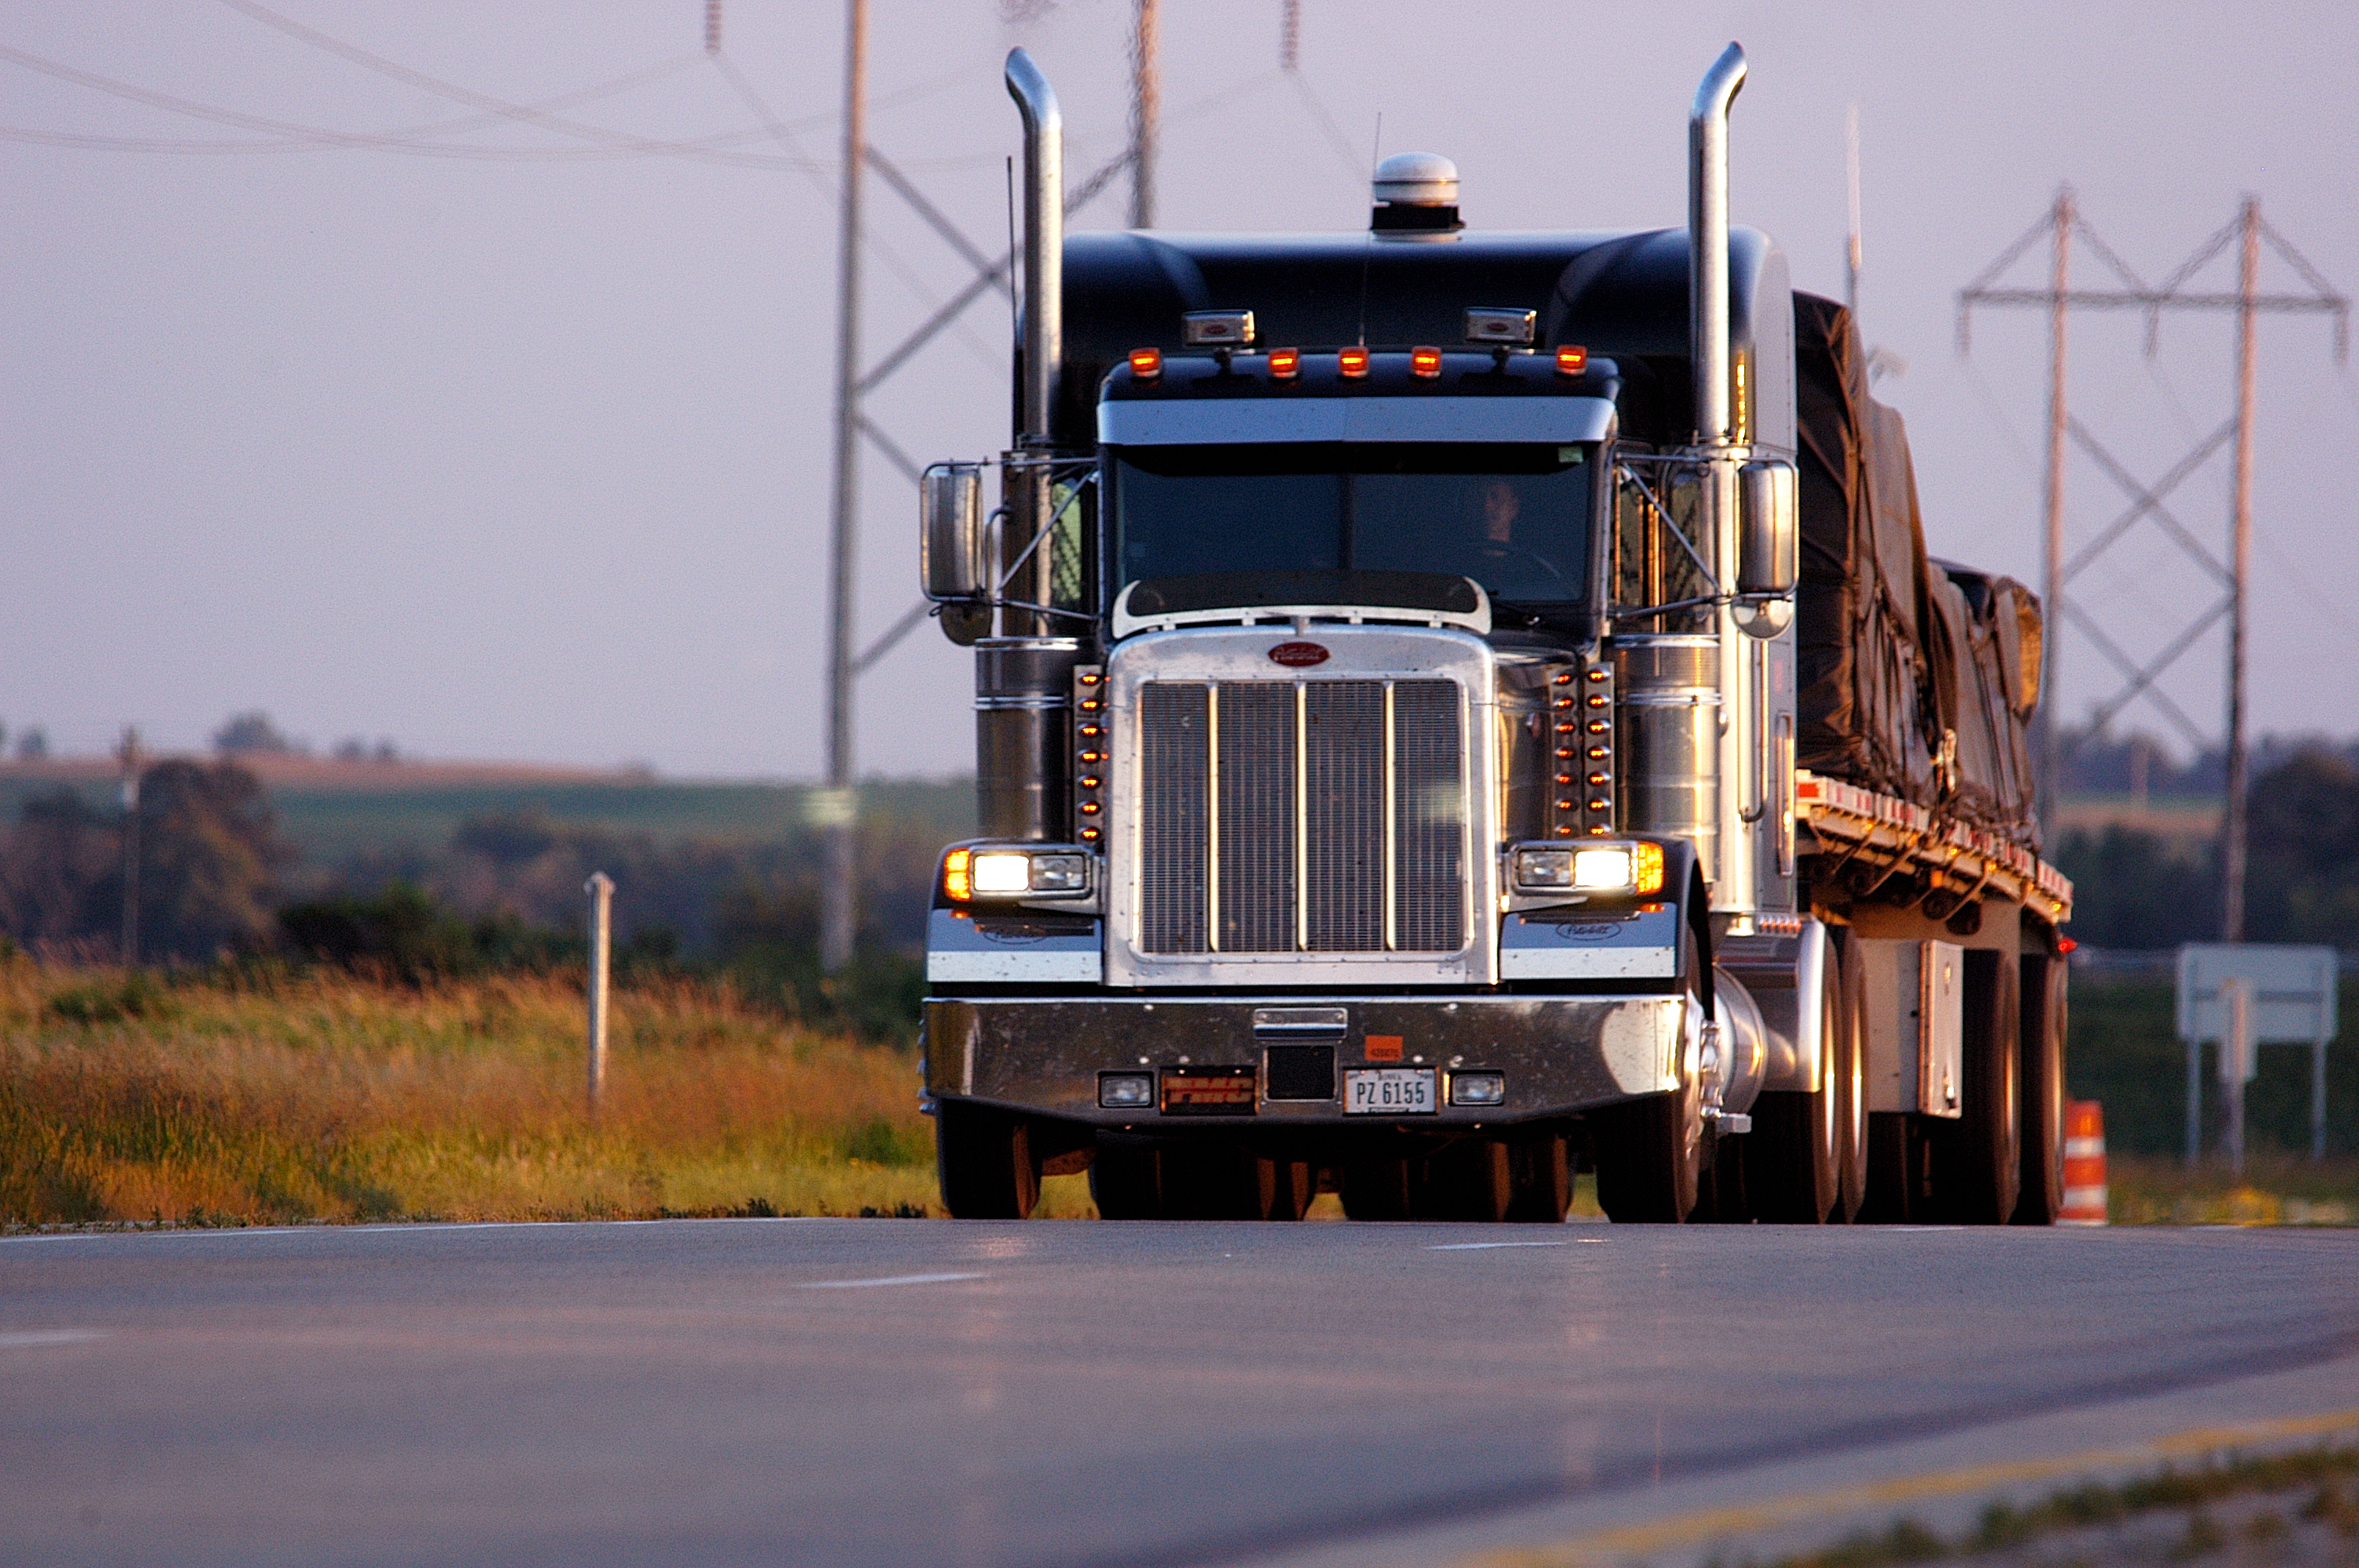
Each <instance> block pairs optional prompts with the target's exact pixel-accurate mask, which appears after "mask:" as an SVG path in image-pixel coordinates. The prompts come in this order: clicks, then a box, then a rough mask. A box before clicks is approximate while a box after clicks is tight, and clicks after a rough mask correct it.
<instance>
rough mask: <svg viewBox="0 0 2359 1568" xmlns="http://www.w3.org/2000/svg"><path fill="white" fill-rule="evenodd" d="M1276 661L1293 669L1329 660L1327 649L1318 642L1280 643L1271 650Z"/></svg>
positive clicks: (1272, 657)
mask: <svg viewBox="0 0 2359 1568" xmlns="http://www.w3.org/2000/svg"><path fill="white" fill-rule="evenodd" d="M1269 656H1270V658H1271V659H1272V660H1274V661H1275V662H1277V663H1278V664H1281V665H1285V666H1286V667H1287V668H1288V669H1292V670H1299V669H1306V668H1308V667H1309V666H1310V665H1323V664H1325V663H1326V662H1327V650H1326V649H1324V648H1322V647H1321V646H1320V645H1319V644H1318V643H1279V644H1278V645H1277V647H1275V648H1272V649H1271V650H1270V651H1269Z"/></svg>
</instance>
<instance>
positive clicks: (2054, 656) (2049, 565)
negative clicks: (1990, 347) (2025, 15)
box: [2031, 185, 2078, 843]
mask: <svg viewBox="0 0 2359 1568" xmlns="http://www.w3.org/2000/svg"><path fill="white" fill-rule="evenodd" d="M2077 221H2078V214H2077V213H2076V212H2075V211H2074V208H2073V203H2072V188H2071V186H2069V185H2067V186H2061V187H2060V188H2059V189H2057V192H2056V206H2055V209H2054V211H2052V212H2051V213H2050V214H2049V224H2050V225H2051V226H2052V227H2053V229H2054V231H2055V241H2056V253H2055V257H2054V260H2053V261H2052V263H2051V264H2050V266H2049V283H2048V294H2049V299H2050V300H2051V301H2052V302H2053V303H2052V304H2051V305H2050V306H2049V312H2048V493H2047V497H2046V501H2047V511H2048V549H2047V554H2046V558H2045V563H2044V570H2043V571H2042V573H2041V577H2040V584H2039V603H2040V607H2041V609H2042V610H2043V611H2044V612H2045V613H2046V614H2047V615H2049V617H2050V618H2051V619H2058V618H2060V611H2061V609H2062V606H2063V603H2064V437H2065V434H2066V431H2065V426H2066V423H2067V421H2068V420H2069V418H2070V416H2069V415H2068V414H2067V413H2066V412H2065V403H2064V326H2065V308H2066V306H2065V302H2066V301H2067V300H2068V299H2070V298H2071V297H2072V287H2071V275H2072V225H2073V223H2074V222H2077ZM2061 630H2062V627H2061V626H2060V625H2059V626H2057V627H2055V628H2053V629H2050V630H2048V631H2046V633H2045V634H2044V635H2042V636H2041V638H2040V639H2039V707H2038V709H2036V710H2035V711H2034V713H2033V714H2032V726H2033V728H2032V741H2031V743H2032V746H2033V748H2034V754H2035V755H2036V756H2037V758H2038V809H2039V837H2040V842H2042V843H2047V842H2049V840H2050V839H2051V838H2053V837H2054V836H2055V832H2056V796H2057V793H2058V791H2059V790H2060V789H2061V788H2062V787H2063V766H2062V762H2063V759H2061V758H2060V757H2059V756H2058V755H2057V754H2056V690H2057V688H2056V676H2057V666H2058V665H2059V663H2060V660H2059V658H2058V654H2060V653H2061V652H2062V651H2063V642H2064V639H2063V638H2061V637H2060V636H2058V635H2057V634H2056V633H2057V632H2059V631H2061Z"/></svg>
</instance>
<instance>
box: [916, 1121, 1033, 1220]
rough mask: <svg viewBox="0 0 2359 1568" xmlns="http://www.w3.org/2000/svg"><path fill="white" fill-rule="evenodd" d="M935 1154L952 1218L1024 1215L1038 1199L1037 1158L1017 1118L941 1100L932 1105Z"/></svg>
mask: <svg viewBox="0 0 2359 1568" xmlns="http://www.w3.org/2000/svg"><path fill="white" fill-rule="evenodd" d="M934 1155H935V1161H936V1165H937V1168H938V1169H939V1171H940V1176H941V1186H942V1206H943V1207H944V1208H946V1209H948V1210H950V1211H951V1218H952V1219H1029V1218H1030V1217H1032V1209H1033V1206H1035V1205H1036V1204H1038V1202H1039V1201H1040V1162H1038V1160H1036V1159H1034V1158H1033V1157H1032V1130H1031V1128H1030V1126H1029V1125H1028V1124H1027V1122H1026V1121H1025V1119H1023V1118H1022V1117H1020V1116H1012V1115H1010V1114H1008V1113H1007V1112H1006V1111H1003V1110H994V1109H992V1108H990V1107H988V1106H980V1105H969V1104H966V1103H965V1102H963V1101H960V1100H943V1101H941V1102H940V1103H939V1104H937V1105H936V1106H935V1107H934Z"/></svg>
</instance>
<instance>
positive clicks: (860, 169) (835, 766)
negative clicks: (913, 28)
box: [810, 0, 868, 974]
mask: <svg viewBox="0 0 2359 1568" xmlns="http://www.w3.org/2000/svg"><path fill="white" fill-rule="evenodd" d="M844 22H845V30H844V44H843V218H842V232H841V233H840V235H839V250H838V254H837V255H838V259H837V273H836V318H835V536H834V550H833V561H832V565H833V591H832V597H831V600H830V617H829V643H828V736H827V788H826V789H825V790H824V791H816V792H814V793H813V795H812V796H811V800H810V822H811V825H812V826H813V827H818V828H820V829H821V831H822V832H823V833H825V835H826V838H827V852H826V858H825V871H824V873H823V875H822V876H821V884H820V954H819V957H820V967H821V968H822V969H824V970H825V971H827V972H828V973H830V974H833V973H835V972H837V971H838V970H841V969H843V968H844V967H845V966H846V965H848V964H850V963H851V962H852V937H853V929H854V927H855V925H856V923H857V921H858V918H859V914H858V909H857V906H856V904H855V903H854V896H855V890H854V886H853V875H854V871H853V860H854V856H853V849H854V843H853V839H854V834H855V833H856V831H857V829H858V822H859V803H858V797H857V796H856V795H854V793H853V750H852V741H853V733H852V688H853V677H854V675H855V673H856V672H855V670H854V668H853V646H852V600H853V587H854V571H853V567H854V562H855V559H856V556H855V550H856V547H857V546H858V543H859V518H858V512H859V489H860V485H859V479H860V471H859V461H860V423H861V421H860V385H859V382H860V190H861V177H862V175H863V173H864V170H865V168H866V166H867V162H868V124H867V120H868V0H846V6H845V17H844Z"/></svg>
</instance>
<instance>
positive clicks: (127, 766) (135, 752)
mask: <svg viewBox="0 0 2359 1568" xmlns="http://www.w3.org/2000/svg"><path fill="white" fill-rule="evenodd" d="M114 754H115V757H116V758H117V760H119V761H120V762H122V763H123V967H124V968H127V969H136V968H138V967H139V762H140V757H139V729H138V726H136V725H133V724H126V725H125V726H124V727H123V744H122V745H121V746H120V747H119V748H117V749H116V751H115V753H114Z"/></svg>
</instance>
